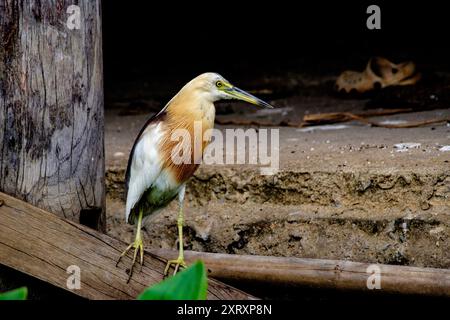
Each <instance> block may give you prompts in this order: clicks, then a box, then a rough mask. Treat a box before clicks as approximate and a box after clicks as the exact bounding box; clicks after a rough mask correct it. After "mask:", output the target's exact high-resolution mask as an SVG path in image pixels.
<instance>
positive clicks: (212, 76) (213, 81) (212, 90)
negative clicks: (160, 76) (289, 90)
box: [186, 72, 273, 108]
mask: <svg viewBox="0 0 450 320" xmlns="http://www.w3.org/2000/svg"><path fill="white" fill-rule="evenodd" d="M186 87H187V88H189V89H190V90H195V91H196V94H199V95H202V97H203V98H204V99H207V100H209V101H211V102H215V101H219V100H229V99H235V100H241V101H245V102H248V103H251V104H254V105H257V106H260V107H264V108H273V107H272V106H271V105H270V104H268V103H267V102H265V101H263V100H261V99H259V98H257V97H255V96H254V95H252V94H250V93H248V92H245V91H244V90H242V89H239V88H237V87H235V86H234V85H232V84H231V83H230V82H229V81H228V80H226V79H225V78H224V77H222V76H221V75H220V74H217V73H213V72H208V73H203V74H201V75H199V76H198V77H196V78H194V79H193V80H192V81H191V82H189V83H188V85H187V86H186Z"/></svg>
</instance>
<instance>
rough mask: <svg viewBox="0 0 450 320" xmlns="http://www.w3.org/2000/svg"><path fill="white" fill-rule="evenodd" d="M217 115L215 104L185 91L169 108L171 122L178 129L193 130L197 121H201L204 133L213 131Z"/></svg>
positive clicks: (176, 97)
mask: <svg viewBox="0 0 450 320" xmlns="http://www.w3.org/2000/svg"><path fill="white" fill-rule="evenodd" d="M215 114H216V109H215V107H214V103H213V102H211V101H208V100H206V99H202V97H199V96H196V95H192V94H189V92H187V93H185V92H183V91H181V92H180V93H178V94H177V95H176V96H175V97H174V98H173V99H172V101H171V102H170V104H169V106H168V107H167V115H168V120H169V122H171V123H172V125H174V127H178V128H180V127H181V128H191V127H193V125H194V123H195V122H196V121H201V123H202V130H203V131H205V130H208V129H211V128H213V127H214V118H215Z"/></svg>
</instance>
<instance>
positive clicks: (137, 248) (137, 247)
mask: <svg viewBox="0 0 450 320" xmlns="http://www.w3.org/2000/svg"><path fill="white" fill-rule="evenodd" d="M132 248H134V254H133V262H132V263H131V267H130V270H129V273H128V280H127V283H129V282H130V279H131V276H132V275H133V269H134V265H135V264H136V257H137V254H138V253H139V252H140V264H141V270H142V265H143V263H144V243H143V241H142V237H141V235H140V234H138V235H137V236H136V239H135V240H134V242H133V243H131V244H130V245H129V246H128V247H127V248H126V249H125V251H124V252H122V254H121V255H120V257H119V259H118V260H117V263H116V267H117V266H118V265H119V262H120V260H121V259H122V258H123V257H124V256H125V255H126V254H127V253H128V251H130V250H131V249H132Z"/></svg>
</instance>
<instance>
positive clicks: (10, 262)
mask: <svg viewBox="0 0 450 320" xmlns="http://www.w3.org/2000/svg"><path fill="white" fill-rule="evenodd" d="M125 247H126V244H125V243H123V242H122V241H119V240H117V239H113V238H111V237H109V236H107V235H105V234H102V233H99V232H97V231H95V230H93V229H90V228H87V227H85V226H82V225H80V224H77V223H75V222H73V221H69V220H66V219H61V218H59V217H57V216H56V215H54V214H51V213H49V212H46V211H44V210H41V209H39V208H36V207H34V206H32V205H30V204H28V203H26V202H23V201H21V200H18V199H15V198H13V197H10V196H8V195H6V194H3V193H0V263H1V264H3V265H6V266H8V267H11V268H14V269H16V270H19V271H21V272H24V273H26V274H28V275H31V276H33V277H36V278H39V279H41V280H43V281H46V282H48V283H50V284H52V285H55V286H57V287H60V288H62V289H65V290H69V289H68V288H67V285H66V284H67V280H68V277H69V275H70V274H67V268H68V267H69V266H73V265H74V266H78V267H79V268H80V271H81V289H79V290H70V291H72V292H73V293H75V294H77V295H80V296H82V297H85V298H88V299H135V298H136V297H137V295H138V294H139V293H141V292H142V291H143V290H144V289H145V288H146V287H147V286H150V285H153V284H155V283H157V282H159V281H161V280H162V278H163V274H162V272H163V270H164V267H165V260H163V259H161V258H158V257H157V256H155V255H153V254H150V253H148V252H146V253H145V257H144V266H143V268H142V270H141V271H140V272H139V268H138V269H137V270H136V271H135V273H134V274H133V277H132V279H131V281H130V283H129V284H127V283H126V281H127V274H126V272H125V267H128V266H129V265H130V263H131V259H130V258H129V257H126V258H124V259H123V262H121V263H120V265H119V267H118V268H116V267H115V263H116V260H117V258H118V256H119V255H120V253H121V252H122V251H123V250H124V249H125ZM208 299H254V297H253V296H251V295H249V294H246V293H244V292H242V291H240V290H238V289H235V288H232V287H230V286H227V285H225V284H223V283H220V282H218V281H216V280H213V279H209V286H208Z"/></svg>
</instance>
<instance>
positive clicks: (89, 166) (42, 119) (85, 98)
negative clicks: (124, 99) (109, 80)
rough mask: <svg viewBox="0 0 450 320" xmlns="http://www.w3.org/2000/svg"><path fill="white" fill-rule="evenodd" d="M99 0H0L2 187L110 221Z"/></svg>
mask: <svg viewBox="0 0 450 320" xmlns="http://www.w3.org/2000/svg"><path fill="white" fill-rule="evenodd" d="M101 39H102V36H101V5H100V0H79V1H77V0H40V1H19V0H0V190H1V191H3V192H5V193H8V194H10V195H12V196H14V197H17V198H20V199H23V200H25V201H27V202H29V203H31V204H33V205H36V206H38V207H40V208H42V209H45V210H47V211H50V212H53V213H55V214H58V215H60V216H62V217H65V218H67V219H70V220H73V221H76V222H81V223H82V224H85V225H88V226H90V227H92V228H95V229H98V230H104V228H105V187H104V143H103V134H104V130H103V129H104V123H103V121H104V113H103V74H102V72H103V70H102V41H101Z"/></svg>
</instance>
